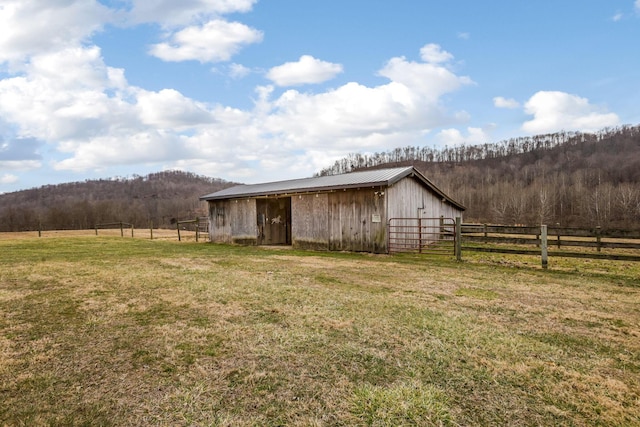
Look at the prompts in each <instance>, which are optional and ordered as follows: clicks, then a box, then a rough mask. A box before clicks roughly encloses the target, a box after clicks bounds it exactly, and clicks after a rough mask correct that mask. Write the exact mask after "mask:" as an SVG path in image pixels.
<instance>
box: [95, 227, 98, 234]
mask: <svg viewBox="0 0 640 427" xmlns="http://www.w3.org/2000/svg"><path fill="white" fill-rule="evenodd" d="M95 228H96V236H97V235H98V224H96V225H95Z"/></svg>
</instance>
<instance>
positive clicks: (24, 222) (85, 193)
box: [0, 171, 235, 231]
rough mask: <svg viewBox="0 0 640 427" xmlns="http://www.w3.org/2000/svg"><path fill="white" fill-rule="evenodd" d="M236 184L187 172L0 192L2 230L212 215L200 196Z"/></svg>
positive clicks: (165, 223)
mask: <svg viewBox="0 0 640 427" xmlns="http://www.w3.org/2000/svg"><path fill="white" fill-rule="evenodd" d="M231 185H235V184H233V183H231V182H227V181H224V180H221V179H216V178H208V177H204V176H200V175H196V174H193V173H189V172H182V171H166V172H158V173H153V174H149V175H147V176H137V175H134V176H133V177H130V178H114V179H101V180H87V181H84V182H73V183H67V184H59V185H46V186H43V187H39V188H34V189H30V190H24V191H17V192H14V193H8V194H2V195H0V231H29V230H36V229H37V228H38V227H42V228H43V229H48V230H62V229H87V228H92V227H94V226H95V224H99V223H107V222H113V221H124V222H129V223H131V224H133V225H134V226H136V227H148V226H149V224H150V223H153V226H154V227H170V226H172V225H173V224H175V222H176V221H177V220H181V219H191V218H195V217H196V216H204V215H206V214H207V206H206V203H205V202H200V201H199V197H200V196H202V195H204V194H208V193H212V192H214V191H218V190H221V189H223V188H226V187H229V186H231Z"/></svg>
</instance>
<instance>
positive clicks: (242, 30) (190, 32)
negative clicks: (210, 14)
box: [149, 19, 262, 62]
mask: <svg viewBox="0 0 640 427" xmlns="http://www.w3.org/2000/svg"><path fill="white" fill-rule="evenodd" d="M260 41H262V33H261V32H260V31H258V30H255V29H253V28H250V27H248V26H246V25H244V24H241V23H239V22H227V21H224V20H220V19H215V20H213V21H209V22H207V23H206V24H204V25H202V26H191V27H187V28H184V29H182V30H180V31H178V32H176V33H173V34H171V35H170V36H169V40H168V42H165V43H159V44H155V45H153V46H151V48H150V49H149V53H150V54H151V55H153V56H156V57H158V58H160V59H162V60H163V61H175V62H177V61H189V60H195V61H200V62H221V61H228V60H229V59H231V57H232V56H233V55H234V54H236V53H237V52H238V51H239V50H240V48H241V47H242V46H243V45H247V44H251V43H257V42H260Z"/></svg>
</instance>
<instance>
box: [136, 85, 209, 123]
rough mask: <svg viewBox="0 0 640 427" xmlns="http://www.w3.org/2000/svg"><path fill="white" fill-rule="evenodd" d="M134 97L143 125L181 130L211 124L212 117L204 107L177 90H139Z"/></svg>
mask: <svg viewBox="0 0 640 427" xmlns="http://www.w3.org/2000/svg"><path fill="white" fill-rule="evenodd" d="M136 95H137V101H138V102H137V104H136V107H137V111H138V114H139V117H140V120H141V122H142V124H144V125H149V126H153V127H154V128H156V129H175V130H183V129H188V128H192V127H194V126H200V125H205V124H211V123H212V122H213V115H212V114H211V112H210V111H208V109H207V106H206V105H204V104H202V103H198V102H195V101H193V100H192V99H189V98H187V97H185V96H184V95H182V94H181V93H180V92H178V91H177V90H174V89H163V90H161V91H159V92H150V91H146V90H142V89H139V90H138V91H137V93H136Z"/></svg>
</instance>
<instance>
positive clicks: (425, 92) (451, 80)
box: [379, 57, 473, 102]
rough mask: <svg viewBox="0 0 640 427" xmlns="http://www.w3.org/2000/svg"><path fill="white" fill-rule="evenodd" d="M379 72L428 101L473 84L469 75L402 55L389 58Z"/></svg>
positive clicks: (434, 100)
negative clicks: (413, 60)
mask: <svg viewBox="0 0 640 427" xmlns="http://www.w3.org/2000/svg"><path fill="white" fill-rule="evenodd" d="M379 74H380V75H381V76H384V77H387V78H388V79H390V80H392V81H394V82H397V83H401V84H402V85H404V86H405V87H409V88H411V90H413V91H417V93H418V94H419V95H420V98H421V99H423V100H425V101H427V102H436V101H437V100H438V99H439V98H440V97H441V96H442V95H444V94H445V93H449V92H453V91H455V90H458V89H459V88H460V87H462V86H464V85H469V84H473V81H472V80H471V79H470V78H469V77H465V76H458V75H456V74H454V73H453V72H451V71H449V70H448V69H447V68H445V67H443V66H441V65H438V64H434V63H418V62H409V61H407V60H406V59H405V58H401V57H397V58H392V59H391V60H389V62H387V64H386V65H385V66H384V68H383V69H382V70H380V71H379Z"/></svg>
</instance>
